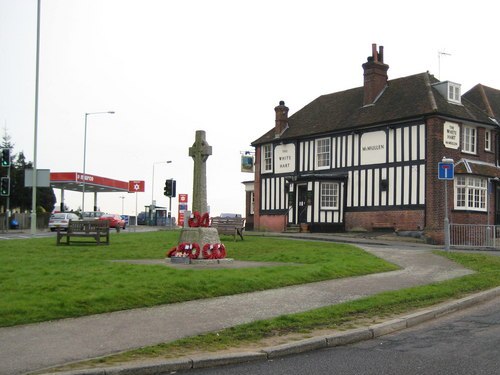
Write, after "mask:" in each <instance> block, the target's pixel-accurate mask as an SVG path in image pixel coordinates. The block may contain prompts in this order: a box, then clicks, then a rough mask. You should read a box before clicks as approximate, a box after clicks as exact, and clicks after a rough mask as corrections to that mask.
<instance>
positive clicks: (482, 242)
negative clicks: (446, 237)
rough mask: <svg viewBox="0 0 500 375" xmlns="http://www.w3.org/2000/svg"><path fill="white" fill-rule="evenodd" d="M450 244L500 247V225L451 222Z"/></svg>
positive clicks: (470, 246)
mask: <svg viewBox="0 0 500 375" xmlns="http://www.w3.org/2000/svg"><path fill="white" fill-rule="evenodd" d="M450 246H453V247H467V248H478V249H483V248H487V249H500V226H499V225H477V224H450Z"/></svg>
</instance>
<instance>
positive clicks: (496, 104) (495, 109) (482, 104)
mask: <svg viewBox="0 0 500 375" xmlns="http://www.w3.org/2000/svg"><path fill="white" fill-rule="evenodd" d="M463 97H464V98H466V99H467V100H469V101H470V102H472V103H474V104H475V105H477V106H478V107H479V108H481V109H482V110H483V111H484V112H486V113H487V114H488V115H489V116H491V117H494V118H495V119H496V120H497V121H498V122H500V90H496V89H493V88H491V87H488V86H484V85H481V84H477V85H476V86H474V87H473V88H471V89H470V90H469V91H467V92H466V93H465V94H464V95H463Z"/></svg>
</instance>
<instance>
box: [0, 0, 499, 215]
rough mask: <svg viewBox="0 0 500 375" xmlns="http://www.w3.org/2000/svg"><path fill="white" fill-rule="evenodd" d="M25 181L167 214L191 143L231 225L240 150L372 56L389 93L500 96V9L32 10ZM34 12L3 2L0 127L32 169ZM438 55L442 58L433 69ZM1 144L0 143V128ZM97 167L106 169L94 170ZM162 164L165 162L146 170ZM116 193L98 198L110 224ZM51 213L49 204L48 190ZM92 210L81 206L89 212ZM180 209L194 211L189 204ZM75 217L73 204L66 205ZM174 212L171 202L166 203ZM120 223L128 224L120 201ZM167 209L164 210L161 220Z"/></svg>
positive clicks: (314, 2)
mask: <svg viewBox="0 0 500 375" xmlns="http://www.w3.org/2000/svg"><path fill="white" fill-rule="evenodd" d="M41 3H42V8H41V56H40V102H39V125H38V126H39V127H38V168H48V169H50V170H51V171H53V172H72V171H75V172H76V171H78V172H81V171H82V169H83V168H82V166H83V138H84V137H83V135H84V120H85V113H86V112H97V111H108V110H113V111H115V112H116V114H115V115H95V116H89V118H88V132H87V168H86V169H87V173H90V174H94V175H98V176H104V177H109V178H113V179H117V180H123V181H128V180H145V181H146V192H145V193H141V194H139V196H138V202H139V203H138V206H139V211H141V210H142V207H143V206H144V205H148V204H150V203H151V196H152V191H151V179H152V174H153V165H155V167H154V170H155V187H154V198H155V199H156V200H157V203H158V205H160V206H165V205H166V204H167V199H166V198H165V197H164V196H163V195H162V193H163V185H164V180H165V179H167V178H174V179H176V180H177V192H178V193H187V194H189V196H190V198H191V194H192V167H193V161H192V159H191V158H190V157H189V156H188V148H189V147H190V146H191V145H192V143H193V142H194V136H195V131H196V130H205V131H206V133H207V141H208V143H209V144H210V145H211V146H212V147H213V155H212V156H211V157H210V158H209V159H208V164H207V170H208V174H207V180H208V203H209V205H210V207H211V213H212V214H213V215H218V214H220V213H222V212H236V213H242V214H243V213H244V187H243V185H242V184H241V182H242V181H245V180H251V179H253V176H252V175H251V174H245V173H241V172H240V152H243V151H251V150H252V149H251V147H250V143H251V142H252V141H253V140H255V139H257V138H258V137H260V136H261V135H262V134H263V133H265V132H266V131H268V130H269V129H271V128H272V127H273V126H274V107H275V106H276V105H278V102H279V101H280V100H284V101H285V102H286V105H287V106H288V107H289V108H290V115H292V114H293V113H294V112H296V111H298V110H299V109H301V108H302V107H303V106H305V105H306V104H308V103H309V102H311V101H312V100H314V99H315V98H316V97H318V96H320V95H323V94H328V93H332V92H336V91H341V90H345V89H350V88H353V87H358V86H361V85H362V82H363V71H362V68H361V64H362V63H364V62H365V61H366V57H367V56H368V55H370V54H371V44H372V43H377V44H378V45H383V46H384V55H385V56H384V60H385V62H386V63H387V64H389V66H390V69H389V72H388V74H389V79H394V78H398V77H402V76H406V75H411V74H417V73H422V72H425V71H427V70H428V71H430V72H431V73H432V74H434V75H436V76H437V77H438V78H441V79H442V80H451V81H454V82H457V83H461V84H462V91H463V92H465V91H466V90H469V89H470V88H471V87H473V86H474V85H475V84H477V83H482V84H484V85H487V86H491V87H494V88H499V89H500V75H499V74H498V61H500V51H499V44H498V43H497V42H496V39H497V37H496V36H497V35H498V14H499V13H498V10H499V8H500V6H499V5H498V4H497V3H495V2H492V1H485V0H477V1H474V2H457V1H450V0H445V1H428V0H422V1H419V2H418V3H411V4H410V5H409V3H407V2H403V1H400V2H396V1H384V0H381V1H376V2H374V1H362V0H351V1H348V2H336V1H331V0H330V1H328V0H324V1H323V0H308V1H296V0H283V1H282V0H278V1H274V0H265V1H264V0H253V1H235V0H211V1H206V0H205V1H204V0H184V1H169V0H42V2H41ZM36 4H37V1H36V0H0V57H1V58H0V124H1V125H2V128H6V129H7V132H8V133H9V134H10V135H11V136H12V141H13V142H14V143H15V151H16V152H19V151H24V153H25V154H26V156H27V158H28V159H29V160H33V133H34V93H35V89H34V82H35V43H36ZM438 51H443V52H446V53H449V54H451V55H450V56H448V55H444V56H442V57H441V63H440V77H439V64H438ZM2 134H3V129H2ZM103 160H104V161H106V162H105V163H103V162H102V161H103ZM165 160H172V163H171V164H154V163H155V162H159V161H165ZM121 195H122V194H119V193H116V194H115V193H113V194H105V195H104V194H103V195H101V196H100V197H99V206H100V208H101V209H102V210H103V211H108V212H117V213H121V205H122V200H121V199H120V198H119V197H120V196H121ZM56 196H57V198H58V199H59V197H60V192H59V190H56ZM92 201H93V199H92V196H91V195H89V197H87V198H86V206H87V204H88V205H89V206H90V205H91V202H92ZM190 201H191V200H190ZM66 203H67V204H68V205H69V207H70V208H72V209H78V207H79V206H80V204H81V194H78V193H67V194H66ZM173 204H174V208H175V207H177V200H175V199H174V200H173ZM124 205H125V213H128V214H134V213H135V197H134V195H133V194H127V195H126V199H125V201H124ZM176 211H177V210H176V209H174V213H175V212H176Z"/></svg>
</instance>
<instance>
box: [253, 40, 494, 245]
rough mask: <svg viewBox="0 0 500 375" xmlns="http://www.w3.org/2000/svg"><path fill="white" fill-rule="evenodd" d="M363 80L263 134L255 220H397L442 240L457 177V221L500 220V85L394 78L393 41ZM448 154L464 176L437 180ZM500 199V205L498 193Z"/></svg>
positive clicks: (326, 223) (280, 226)
mask: <svg viewBox="0 0 500 375" xmlns="http://www.w3.org/2000/svg"><path fill="white" fill-rule="evenodd" d="M362 67H363V71H364V85H363V86H362V87H357V88H353V89H350V90H346V91H341V92H336V93H333V94H327V95H322V96H320V97H318V98H317V99H315V100H314V101H312V102H311V103H309V104H307V105H306V106H305V107H304V108H302V109H300V110H299V111H297V112H296V113H294V114H293V115H292V116H290V117H288V108H287V107H286V106H285V103H284V102H280V103H279V105H278V106H277V107H276V108H275V112H276V121H275V127H274V128H273V129H271V130H270V131H268V132H267V133H266V134H264V135H263V136H261V137H260V138H258V139H257V140H255V141H254V142H252V146H254V147H255V178H254V181H253V184H252V186H253V188H248V186H247V212H246V215H247V217H251V219H253V220H252V221H253V226H254V228H255V229H256V230H267V231H284V230H286V228H287V227H289V226H295V225H299V224H306V225H307V226H308V229H309V230H310V231H311V232H337V231H345V230H347V231H351V230H357V229H365V230H374V229H379V228H391V229H394V230H398V231H403V230H404V231H421V232H423V233H424V234H425V235H426V236H427V238H428V239H429V240H430V241H433V242H435V243H442V241H443V227H444V225H443V221H444V215H445V202H444V197H445V194H444V190H445V189H444V186H445V185H444V184H447V191H448V194H447V196H448V207H449V219H450V222H452V223H474V224H478V223H482V224H487V223H488V224H494V223H497V224H498V223H499V218H500V215H499V214H500V188H499V186H500V184H497V181H498V178H499V177H500V169H499V167H498V166H499V136H498V135H499V125H498V124H499V121H500V91H499V90H496V89H492V88H489V87H487V86H484V85H481V84H478V85H476V86H474V87H473V88H472V89H471V90H469V91H468V92H467V93H465V94H464V95H462V94H461V92H460V90H461V86H460V84H458V83H454V82H450V81H439V80H438V79H436V78H435V77H434V76H433V75H431V74H429V72H425V73H420V74H415V75H411V76H407V77H402V78H397V79H393V80H389V79H388V75H387V71H388V69H389V66H388V65H387V64H385V63H384V58H383V47H380V48H379V49H378V50H377V46H376V45H375V44H374V45H373V46H372V55H371V56H370V57H368V59H367V62H366V63H364V64H363V65H362ZM443 157H446V158H451V159H453V160H454V164H455V179H454V180H453V181H445V180H439V179H438V163H439V162H440V161H442V159H443ZM495 202H496V204H495Z"/></svg>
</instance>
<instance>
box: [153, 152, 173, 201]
mask: <svg viewBox="0 0 500 375" xmlns="http://www.w3.org/2000/svg"><path fill="white" fill-rule="evenodd" d="M170 163H172V160H167V161H157V162H155V163H153V178H152V179H151V205H154V199H155V198H154V197H155V165H156V164H170Z"/></svg>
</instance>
